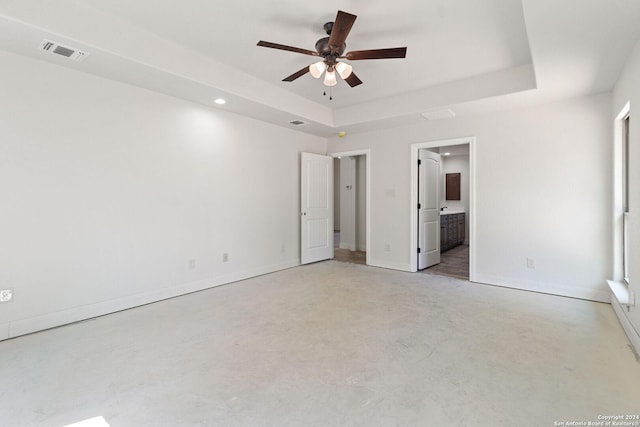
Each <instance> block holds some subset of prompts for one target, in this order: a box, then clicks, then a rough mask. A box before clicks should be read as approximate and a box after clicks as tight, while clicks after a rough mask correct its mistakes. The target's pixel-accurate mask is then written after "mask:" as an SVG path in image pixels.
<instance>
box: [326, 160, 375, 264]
mask: <svg viewBox="0 0 640 427" xmlns="http://www.w3.org/2000/svg"><path fill="white" fill-rule="evenodd" d="M368 154H369V153H368V150H362V151H354V152H346V153H335V154H331V156H332V157H333V158H334V177H333V178H334V179H333V180H334V203H333V205H334V259H335V260H336V261H342V262H349V263H355V264H363V265H364V264H368V263H369V261H368V258H369V252H370V251H369V250H368V248H369V242H370V239H369V223H370V221H369V212H370V209H369V200H370V197H369V188H370V186H369V182H370V179H369V177H370V165H369V155H368Z"/></svg>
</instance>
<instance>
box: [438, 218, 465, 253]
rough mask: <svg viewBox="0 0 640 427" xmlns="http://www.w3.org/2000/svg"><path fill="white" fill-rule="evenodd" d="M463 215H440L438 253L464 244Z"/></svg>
mask: <svg viewBox="0 0 640 427" xmlns="http://www.w3.org/2000/svg"><path fill="white" fill-rule="evenodd" d="M464 215H465V214H464V213H451V214H447V213H443V214H442V215H440V252H441V253H442V252H446V251H448V250H449V249H451V248H454V247H456V246H458V245H461V244H463V243H464V238H465V217H464Z"/></svg>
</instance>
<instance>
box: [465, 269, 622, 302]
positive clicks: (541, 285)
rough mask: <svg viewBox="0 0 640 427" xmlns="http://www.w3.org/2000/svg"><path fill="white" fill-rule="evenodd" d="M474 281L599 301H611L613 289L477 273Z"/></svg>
mask: <svg viewBox="0 0 640 427" xmlns="http://www.w3.org/2000/svg"><path fill="white" fill-rule="evenodd" d="M474 282H476V283H481V284H486V285H494V286H501V287H503V288H511V289H520V290H523V291H532V292H540V293H543V294H551V295H558V296H563V297H571V298H578V299H585V300H589V301H597V302H605V303H609V302H611V291H609V288H607V287H606V285H604V286H602V289H586V288H577V287H575V286H568V285H564V284H560V283H546V282H536V281H530V280H519V279H510V278H504V277H497V276H491V275H486V274H479V273H476V277H475V280H474Z"/></svg>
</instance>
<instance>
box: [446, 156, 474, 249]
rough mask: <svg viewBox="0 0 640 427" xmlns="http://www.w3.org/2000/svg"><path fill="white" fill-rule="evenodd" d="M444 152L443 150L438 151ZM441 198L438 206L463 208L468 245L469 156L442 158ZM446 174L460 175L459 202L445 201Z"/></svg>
mask: <svg viewBox="0 0 640 427" xmlns="http://www.w3.org/2000/svg"><path fill="white" fill-rule="evenodd" d="M440 151H444V150H440ZM441 159H442V168H441V169H442V193H441V194H442V197H441V199H442V200H441V203H440V206H442V207H444V206H447V207H448V208H463V209H464V211H465V213H466V215H465V220H466V227H465V230H466V235H465V240H464V241H465V244H466V245H468V244H469V156H468V155H451V156H442V157H441ZM448 173H459V174H460V200H446V194H447V193H446V179H445V176H446V174H448Z"/></svg>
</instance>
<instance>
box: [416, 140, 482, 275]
mask: <svg viewBox="0 0 640 427" xmlns="http://www.w3.org/2000/svg"><path fill="white" fill-rule="evenodd" d="M411 150H412V152H411V155H412V167H411V175H412V190H411V199H412V200H411V203H412V216H411V233H412V244H413V245H414V246H415V251H414V252H413V253H414V254H417V256H416V257H415V260H413V259H412V263H411V267H412V269H411V271H420V272H423V273H428V274H438V275H445V276H450V277H456V278H460V279H465V280H471V281H473V280H474V276H475V251H474V242H475V239H474V231H475V227H474V217H475V215H474V214H475V212H474V206H475V177H474V173H475V164H474V163H475V138H459V139H452V140H444V141H434V142H427V143H418V144H413V145H412V148H411ZM425 150H426V151H430V152H433V153H436V154H438V155H439V156H440V159H441V163H440V175H439V177H438V178H439V183H438V187H439V196H438V197H439V203H438V207H439V214H440V215H439V216H440V218H439V227H438V242H439V247H440V248H439V250H440V262H439V263H437V264H435V265H432V266H429V267H428V268H425V269H421V270H419V269H418V268H419V264H420V263H419V262H418V260H419V256H420V254H421V252H423V251H424V250H428V249H430V248H421V247H420V246H421V245H423V246H424V241H425V240H424V238H423V239H422V240H420V238H419V237H420V228H419V227H420V224H419V222H420V221H419V217H420V215H419V214H420V207H421V204H420V200H419V194H420V193H419V189H420V182H419V177H420V166H419V163H418V159H419V157H420V152H424V151H425ZM423 157H424V156H423ZM423 179H424V178H423ZM422 185H423V186H424V182H422ZM416 206H417V207H418V209H416ZM432 228H433V227H432ZM423 234H424V233H423ZM421 242H422V243H421Z"/></svg>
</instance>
